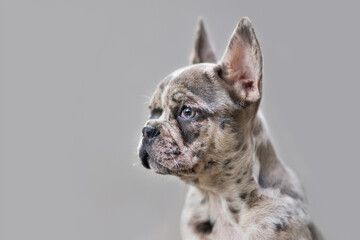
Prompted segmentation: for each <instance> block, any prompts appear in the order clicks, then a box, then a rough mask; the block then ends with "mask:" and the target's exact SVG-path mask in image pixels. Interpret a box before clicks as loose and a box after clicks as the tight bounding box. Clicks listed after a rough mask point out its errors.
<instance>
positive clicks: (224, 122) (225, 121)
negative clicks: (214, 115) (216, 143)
mask: <svg viewBox="0 0 360 240" xmlns="http://www.w3.org/2000/svg"><path fill="white" fill-rule="evenodd" d="M229 124H230V120H229V119H226V118H221V119H220V121H219V127H220V129H221V130H224V129H225V126H226V125H229Z"/></svg>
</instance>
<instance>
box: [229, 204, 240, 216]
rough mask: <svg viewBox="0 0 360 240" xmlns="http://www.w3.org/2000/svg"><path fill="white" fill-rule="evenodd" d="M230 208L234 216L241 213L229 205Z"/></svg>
mask: <svg viewBox="0 0 360 240" xmlns="http://www.w3.org/2000/svg"><path fill="white" fill-rule="evenodd" d="M228 207H229V210H230V212H231V213H233V214H237V213H239V212H240V210H239V209H236V208H234V207H232V206H230V205H229V206H228Z"/></svg>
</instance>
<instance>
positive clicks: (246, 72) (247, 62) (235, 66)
mask: <svg viewBox="0 0 360 240" xmlns="http://www.w3.org/2000/svg"><path fill="white" fill-rule="evenodd" d="M254 58H255V56H254V54H253V52H252V49H251V46H250V45H249V44H247V43H245V42H243V41H242V40H241V39H239V38H238V39H237V41H236V42H234V43H233V44H232V46H231V47H229V48H228V49H227V52H226V54H225V56H224V58H223V63H224V68H225V78H226V80H227V81H228V83H229V84H231V87H232V88H233V89H234V91H235V92H236V93H237V95H238V96H239V97H240V98H241V99H243V100H245V101H250V102H252V101H256V100H257V99H259V98H260V90H259V87H258V86H259V85H258V84H257V82H258V76H257V73H256V71H257V66H256V63H255V59H254Z"/></svg>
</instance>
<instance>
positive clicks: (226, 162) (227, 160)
mask: <svg viewBox="0 0 360 240" xmlns="http://www.w3.org/2000/svg"><path fill="white" fill-rule="evenodd" d="M231 160H232V159H231V158H227V159H225V160H224V162H223V164H224V165H228V164H229V163H230V162H231Z"/></svg>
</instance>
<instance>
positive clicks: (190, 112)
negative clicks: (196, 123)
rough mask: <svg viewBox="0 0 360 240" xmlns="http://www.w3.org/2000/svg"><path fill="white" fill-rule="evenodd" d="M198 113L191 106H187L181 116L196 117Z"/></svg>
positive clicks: (186, 117)
mask: <svg viewBox="0 0 360 240" xmlns="http://www.w3.org/2000/svg"><path fill="white" fill-rule="evenodd" d="M195 115H196V111H195V110H193V109H191V108H190V107H185V108H184V109H183V110H182V111H181V114H180V117H182V118H185V119H190V118H193V117H195Z"/></svg>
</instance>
